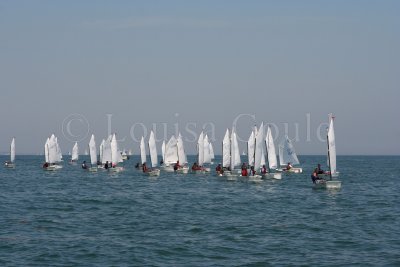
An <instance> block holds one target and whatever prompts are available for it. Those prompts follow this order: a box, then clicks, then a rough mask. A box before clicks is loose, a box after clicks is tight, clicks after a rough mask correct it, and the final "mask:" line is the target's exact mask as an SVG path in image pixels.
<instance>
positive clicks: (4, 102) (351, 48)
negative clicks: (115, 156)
mask: <svg viewBox="0 0 400 267" xmlns="http://www.w3.org/2000/svg"><path fill="white" fill-rule="evenodd" d="M398 10H400V2H398V1H354V0H351V1H0V41H1V42H0V81H1V82H0V86H1V94H2V97H1V98H0V111H1V113H2V114H3V116H2V118H1V119H0V122H1V130H0V138H1V139H0V140H2V141H1V143H0V151H2V152H5V151H7V147H8V146H9V140H11V137H12V136H16V138H17V152H20V153H40V152H41V151H42V147H43V145H44V141H45V139H46V137H47V136H49V135H50V134H51V133H53V132H54V133H55V134H56V135H58V136H59V138H60V142H61V146H62V148H63V150H64V151H65V152H67V151H68V150H70V149H71V148H72V145H73V143H72V139H73V138H72V137H71V136H65V135H66V134H65V129H64V131H63V122H65V120H66V119H68V118H70V117H69V116H70V115H71V114H80V115H82V116H83V117H84V118H85V119H86V121H87V123H88V125H89V131H90V133H92V132H93V133H94V134H95V135H96V139H97V141H98V142H99V141H100V138H104V137H105V136H106V135H107V133H108V130H109V128H111V131H113V132H117V133H118V135H119V136H120V137H121V146H123V147H126V148H133V149H134V150H135V151H136V152H137V151H138V143H137V142H135V140H134V139H135V138H138V136H140V135H141V134H142V132H141V130H140V129H141V127H142V128H143V126H144V127H145V128H146V129H148V130H149V129H150V128H151V127H152V125H153V124H155V125H158V129H160V128H161V127H164V125H167V134H168V135H169V134H172V133H174V131H175V128H176V127H175V125H178V128H179V129H180V130H181V131H182V132H183V135H184V136H185V134H186V136H187V139H188V142H187V147H188V150H189V152H191V153H194V151H195V144H194V142H189V139H191V132H190V131H186V130H185V129H187V128H189V129H191V131H195V132H197V133H198V132H200V131H201V129H202V128H203V126H204V125H205V124H206V126H207V125H208V126H207V127H206V130H208V131H210V133H211V130H212V127H210V126H209V125H214V126H215V131H213V135H214V136H215V138H216V141H215V142H216V145H215V146H216V147H217V148H216V150H217V152H218V151H219V150H220V145H219V144H220V142H221V140H222V138H223V135H224V132H225V130H226V128H227V127H231V126H232V122H233V120H234V119H235V118H236V117H238V116H239V117H240V114H254V115H255V120H253V119H252V118H251V117H249V116H247V115H244V116H241V117H240V123H239V124H238V129H237V131H238V133H239V135H240V136H242V137H243V139H245V138H247V136H248V135H249V133H250V127H251V126H252V125H253V124H254V123H257V124H259V123H260V122H261V121H264V122H266V123H272V124H274V125H276V126H277V129H278V131H279V132H277V134H278V133H279V136H277V139H278V140H279V138H281V137H282V136H283V134H284V131H285V125H287V127H288V134H289V136H290V137H291V138H295V137H297V139H298V140H297V142H296V143H295V145H296V149H297V152H298V154H323V153H325V143H324V142H321V141H320V140H319V139H318V136H317V132H318V129H319V128H318V127H319V125H320V124H321V123H323V122H326V121H327V118H328V113H330V112H333V113H334V114H335V115H336V128H335V130H336V136H337V147H338V154H396V155H398V154H399V151H400V142H399V141H398V139H399V137H400V124H399V122H398V121H399V119H398V117H399V115H400V112H399V108H398V104H397V102H398V100H399V99H400V90H399V82H400V78H399V73H400V53H399V52H398V48H399V47H400V18H399V16H398ZM107 114H112V116H111V117H110V115H107ZM246 116H247V118H246ZM110 118H111V119H110ZM307 118H309V119H307ZM308 120H309V123H308V122H307V121H308ZM110 122H111V127H110V126H109V125H110ZM296 125H298V128H299V133H298V134H297V133H296V131H295V127H296ZM64 126H65V125H64ZM70 126H71V127H74V129H73V132H74V133H76V134H74V135H75V136H76V139H79V140H78V141H80V144H81V145H82V147H83V146H86V145H87V143H88V141H89V136H86V135H84V134H83V133H84V132H85V133H86V128H85V125H82V123H81V121H79V120H76V121H75V122H74V123H71V124H70ZM320 129H322V130H321V131H323V129H324V127H320ZM132 132H133V136H134V137H135V138H133V137H132ZM70 134H71V132H70ZM67 135H68V134H67ZM162 135H163V133H162V132H159V133H158V137H159V138H160V136H162ZM241 146H242V147H243V148H244V143H242V144H241Z"/></svg>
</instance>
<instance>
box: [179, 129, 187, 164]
mask: <svg viewBox="0 0 400 267" xmlns="http://www.w3.org/2000/svg"><path fill="white" fill-rule="evenodd" d="M177 147H178V159H179V163H180V164H181V165H183V164H187V163H188V161H187V157H186V153H185V147H184V145H183V140H182V135H181V134H180V133H179V135H178V140H177Z"/></svg>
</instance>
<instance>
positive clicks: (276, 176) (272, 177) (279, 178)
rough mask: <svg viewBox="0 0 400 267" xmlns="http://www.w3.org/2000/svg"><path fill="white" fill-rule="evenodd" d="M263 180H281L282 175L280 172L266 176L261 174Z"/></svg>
mask: <svg viewBox="0 0 400 267" xmlns="http://www.w3.org/2000/svg"><path fill="white" fill-rule="evenodd" d="M263 178H265V179H277V180H281V179H282V173H281V172H274V173H266V174H263Z"/></svg>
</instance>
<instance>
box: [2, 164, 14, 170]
mask: <svg viewBox="0 0 400 267" xmlns="http://www.w3.org/2000/svg"><path fill="white" fill-rule="evenodd" d="M4 167H6V168H9V169H12V168H15V164H14V163H5V164H4Z"/></svg>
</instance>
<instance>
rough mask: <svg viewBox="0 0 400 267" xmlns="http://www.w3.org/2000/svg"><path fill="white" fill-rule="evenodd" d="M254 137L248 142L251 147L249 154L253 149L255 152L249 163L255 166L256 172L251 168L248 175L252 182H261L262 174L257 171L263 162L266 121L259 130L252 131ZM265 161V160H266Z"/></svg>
mask: <svg viewBox="0 0 400 267" xmlns="http://www.w3.org/2000/svg"><path fill="white" fill-rule="evenodd" d="M251 137H253V138H254V141H253V140H250V139H249V142H248V144H249V145H248V147H249V148H250V149H249V150H248V151H249V154H250V153H251V151H252V152H253V155H252V159H251V161H250V157H249V162H251V163H249V165H250V166H251V168H254V174H253V173H252V170H250V174H249V176H248V177H247V178H248V180H249V181H252V182H260V181H261V180H262V179H261V178H262V176H261V175H259V174H257V171H259V170H260V169H261V162H262V156H263V150H264V147H263V146H264V144H265V141H264V123H261V125H260V128H259V130H258V131H256V129H255V131H252V133H251V134H250V138H251ZM264 161H265V160H264Z"/></svg>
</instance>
